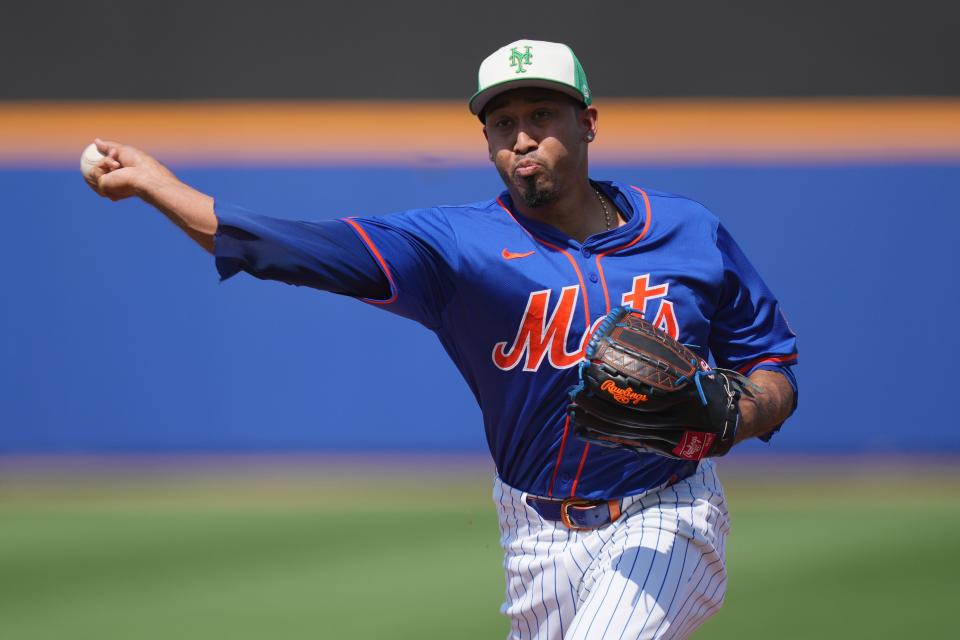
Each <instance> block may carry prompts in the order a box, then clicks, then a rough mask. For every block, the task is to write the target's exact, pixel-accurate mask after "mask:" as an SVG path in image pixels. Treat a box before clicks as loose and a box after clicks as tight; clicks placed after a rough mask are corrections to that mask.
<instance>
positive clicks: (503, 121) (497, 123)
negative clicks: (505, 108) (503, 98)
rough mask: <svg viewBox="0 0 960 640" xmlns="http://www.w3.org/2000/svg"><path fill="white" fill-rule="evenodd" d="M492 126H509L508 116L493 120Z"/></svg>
mask: <svg viewBox="0 0 960 640" xmlns="http://www.w3.org/2000/svg"><path fill="white" fill-rule="evenodd" d="M494 126H496V127H500V128H503V127H509V126H510V118H499V119H498V120H496V121H495V122H494Z"/></svg>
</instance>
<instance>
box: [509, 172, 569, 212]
mask: <svg viewBox="0 0 960 640" xmlns="http://www.w3.org/2000/svg"><path fill="white" fill-rule="evenodd" d="M517 189H518V190H519V191H520V198H521V199H522V200H523V203H524V204H525V205H527V206H528V207H530V208H534V207H542V206H544V205H547V204H551V203H553V202H556V200H557V197H558V196H559V190H558V189H557V186H556V185H555V184H550V183H548V184H547V185H546V186H540V185H538V184H537V176H530V177H529V178H521V179H520V181H519V183H518V184H517Z"/></svg>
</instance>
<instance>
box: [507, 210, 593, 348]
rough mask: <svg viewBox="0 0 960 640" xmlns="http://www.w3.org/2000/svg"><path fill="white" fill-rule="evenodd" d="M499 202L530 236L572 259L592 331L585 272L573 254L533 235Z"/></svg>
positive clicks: (585, 314) (587, 323) (586, 317)
mask: <svg viewBox="0 0 960 640" xmlns="http://www.w3.org/2000/svg"><path fill="white" fill-rule="evenodd" d="M497 204H499V205H500V206H501V207H502V208H503V210H504V211H506V212H507V215H509V216H510V219H511V220H513V221H514V222H516V223H517V226H519V227H520V228H521V229H523V231H524V232H525V233H526V234H527V235H528V236H530V237H531V238H533V239H534V240H536V241H537V242H539V243H540V244H542V245H544V246H545V247H549V248H551V249H553V250H554V251H559V252H560V253H562V254H563V255H565V256H566V257H567V260H569V261H570V264H571V265H573V270H574V271H576V272H577V280H579V281H580V293H581V294H582V296H583V314H584V316H583V319H584V322H585V323H586V329H587V331H590V301H589V300H587V287H586V286H585V285H584V284H583V274H582V273H580V267H578V266H577V261H576V260H574V259H573V256H571V255H570V254H569V253H568V252H567V251H566V250H565V249H562V248H560V247H558V246H556V245H552V244H550V243H549V242H547V241H546V240H541V239H540V238H538V237H537V236H535V235H533V234H532V233H530V231H528V230H527V228H526V227H524V226H523V225H522V224H520V221H519V220H517V219H516V218H515V217H514V215H513V212H512V211H510V209H508V208H507V206H506V205H505V204H503V202H502V201H501V200H500V198H497Z"/></svg>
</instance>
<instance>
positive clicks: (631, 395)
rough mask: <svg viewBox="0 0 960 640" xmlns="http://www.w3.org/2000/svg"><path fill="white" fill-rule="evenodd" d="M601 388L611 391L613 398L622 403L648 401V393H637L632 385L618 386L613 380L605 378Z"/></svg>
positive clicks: (635, 403)
mask: <svg viewBox="0 0 960 640" xmlns="http://www.w3.org/2000/svg"><path fill="white" fill-rule="evenodd" d="M600 390H601V391H606V392H607V393H609V394H610V395H611V396H613V399H614V400H616V401H617V402H619V403H620V404H633V405H637V404H640V403H641V402H646V401H647V394H645V393H637V392H636V391H634V390H633V389H631V388H630V387H626V388H621V387H618V386H617V385H616V384H614V382H613V380H604V381H603V384H602V385H600Z"/></svg>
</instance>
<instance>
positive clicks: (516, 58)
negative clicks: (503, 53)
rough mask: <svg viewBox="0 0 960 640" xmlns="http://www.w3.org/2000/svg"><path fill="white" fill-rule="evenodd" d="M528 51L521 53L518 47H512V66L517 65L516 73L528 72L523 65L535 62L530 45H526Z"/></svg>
mask: <svg viewBox="0 0 960 640" xmlns="http://www.w3.org/2000/svg"><path fill="white" fill-rule="evenodd" d="M524 48H525V49H526V51H525V52H524V53H520V52H519V51H517V48H516V47H512V48H511V49H510V66H511V67H516V68H517V71H516V73H526V72H527V70H526V69H524V68H523V65H525V64H526V65H531V64H533V54H532V53H530V47H524Z"/></svg>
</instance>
